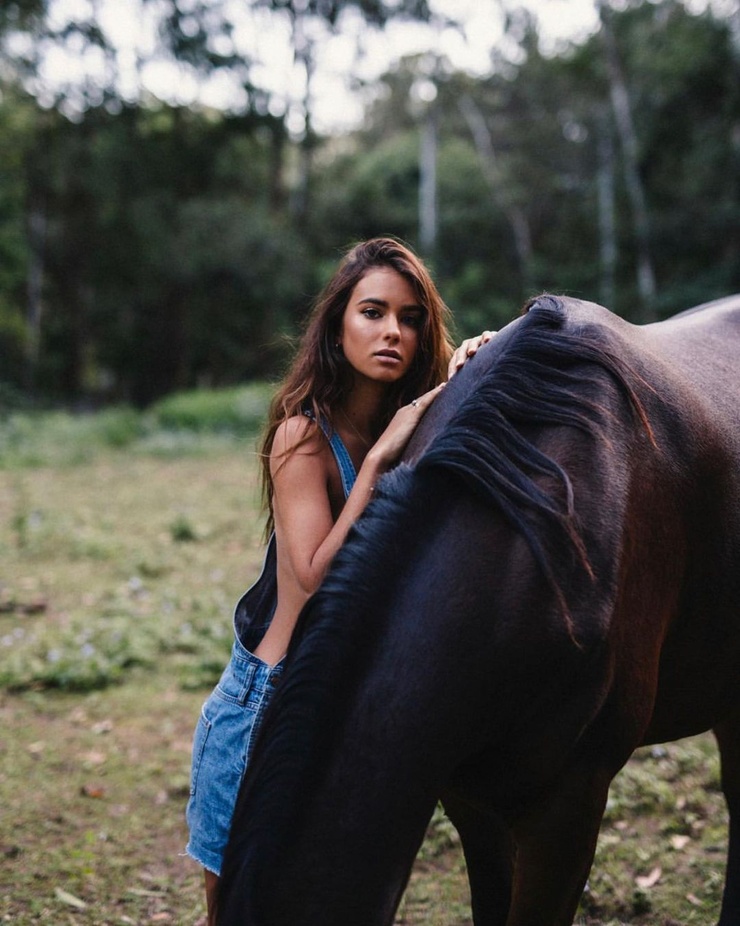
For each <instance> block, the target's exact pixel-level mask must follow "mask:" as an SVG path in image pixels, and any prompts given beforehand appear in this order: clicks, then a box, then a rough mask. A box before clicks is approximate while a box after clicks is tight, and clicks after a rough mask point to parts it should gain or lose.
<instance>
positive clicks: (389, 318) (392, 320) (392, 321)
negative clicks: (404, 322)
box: [384, 312, 401, 339]
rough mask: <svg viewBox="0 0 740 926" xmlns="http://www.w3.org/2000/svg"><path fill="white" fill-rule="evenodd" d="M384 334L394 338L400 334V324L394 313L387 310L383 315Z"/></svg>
mask: <svg viewBox="0 0 740 926" xmlns="http://www.w3.org/2000/svg"><path fill="white" fill-rule="evenodd" d="M384 333H385V336H386V337H387V338H392V339H396V338H399V337H400V336H401V326H400V325H399V324H398V319H397V318H396V316H395V315H393V314H392V313H391V312H389V313H388V314H387V315H386V317H385V332H384Z"/></svg>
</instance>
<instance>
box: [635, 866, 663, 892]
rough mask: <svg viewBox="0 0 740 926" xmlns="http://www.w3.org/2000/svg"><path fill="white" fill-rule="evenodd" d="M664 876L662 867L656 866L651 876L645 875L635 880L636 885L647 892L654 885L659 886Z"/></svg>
mask: <svg viewBox="0 0 740 926" xmlns="http://www.w3.org/2000/svg"><path fill="white" fill-rule="evenodd" d="M662 874H663V869H662V868H661V867H660V865H656V866H655V868H653V870H652V871H651V872H650V874H649V875H643V876H641V877H638V878H635V884H637V886H638V887H641V888H643V890H646V889H647V888H649V887H652V886H653V885H654V884H657V883H658V881H660V878H661V875H662Z"/></svg>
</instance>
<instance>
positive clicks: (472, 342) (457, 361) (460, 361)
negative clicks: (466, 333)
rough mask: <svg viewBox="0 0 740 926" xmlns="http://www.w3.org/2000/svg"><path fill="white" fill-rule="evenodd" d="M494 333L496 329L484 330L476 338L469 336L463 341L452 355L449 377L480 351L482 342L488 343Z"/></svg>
mask: <svg viewBox="0 0 740 926" xmlns="http://www.w3.org/2000/svg"><path fill="white" fill-rule="evenodd" d="M494 334H496V332H495V331H484V332H483V334H479V335H478V336H477V337H475V338H467V339H466V340H465V341H463V342H462V344H461V345H460V346H459V347H458V348H457V350H456V351H455V353H454V354H453V355H452V359H451V360H450V365H449V366H448V367H447V378H448V379H451V378H452V377H453V376H454V375H455V373H457V371H458V370H459V369H460V367H462V366H464V365H465V363H466V362H467V361H468V360H470V358H471V357H473V356H474V355H475V354H476V353H477V352H478V348H479V347H480V346H481V344H487V343H488V342H489V341H490V340H491V338H492V337H493V336H494Z"/></svg>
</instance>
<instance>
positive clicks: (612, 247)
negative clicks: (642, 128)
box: [596, 117, 617, 310]
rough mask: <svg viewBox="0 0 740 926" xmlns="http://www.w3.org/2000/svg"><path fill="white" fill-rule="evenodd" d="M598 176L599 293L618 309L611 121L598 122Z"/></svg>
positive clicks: (610, 305)
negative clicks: (615, 304)
mask: <svg viewBox="0 0 740 926" xmlns="http://www.w3.org/2000/svg"><path fill="white" fill-rule="evenodd" d="M597 132H598V140H597V156H598V164H599V166H598V173H597V178H596V183H597V194H598V208H599V293H600V299H601V304H602V305H605V306H606V307H607V308H609V309H612V310H613V309H614V302H615V296H616V285H615V272H616V266H617V229H616V210H615V206H614V200H615V197H614V145H613V142H612V136H611V132H610V131H609V121H608V120H607V119H605V118H603V117H602V118H599V119H598V120H597Z"/></svg>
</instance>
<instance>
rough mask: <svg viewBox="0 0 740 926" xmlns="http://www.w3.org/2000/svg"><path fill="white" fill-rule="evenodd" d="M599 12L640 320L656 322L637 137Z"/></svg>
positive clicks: (605, 17)
mask: <svg viewBox="0 0 740 926" xmlns="http://www.w3.org/2000/svg"><path fill="white" fill-rule="evenodd" d="M598 9H599V17H600V19H601V30H602V34H603V36H604V46H605V49H606V67H607V74H608V77H609V94H610V97H611V102H612V109H613V110H614V120H615V123H616V126H617V132H618V134H619V140H620V144H621V147H622V154H623V157H624V180H625V184H626V187H627V195H628V196H629V200H630V204H631V206H632V222H633V229H634V235H635V246H636V249H637V291H638V293H639V296H640V302H641V305H642V315H641V319H640V320H641V321H643V322H649V321H655V318H656V315H655V292H656V286H655V273H654V271H653V263H652V259H651V256H650V223H649V220H648V210H647V203H646V200H645V191H644V189H643V186H642V181H641V179H640V172H639V156H638V145H637V134H636V132H635V127H634V123H633V121H632V110H631V107H630V101H629V94H628V93H627V85H626V83H625V80H624V75H623V73H622V66H621V64H620V61H619V54H618V51H617V44H616V41H615V38H614V32H613V30H612V27H611V19H610V11H609V9H608V6H607V4H606V3H605V2H604V0H598Z"/></svg>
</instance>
